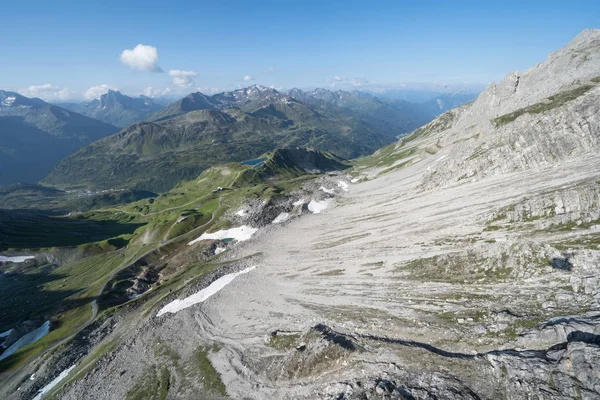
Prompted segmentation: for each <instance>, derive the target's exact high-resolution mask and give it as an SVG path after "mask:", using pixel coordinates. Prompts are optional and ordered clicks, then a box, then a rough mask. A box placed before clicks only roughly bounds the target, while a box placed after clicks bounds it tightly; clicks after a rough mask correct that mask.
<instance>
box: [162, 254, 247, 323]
mask: <svg viewBox="0 0 600 400" xmlns="http://www.w3.org/2000/svg"><path fill="white" fill-rule="evenodd" d="M254 268H256V267H254V266H252V267H248V268H246V269H243V270H241V271H239V272H235V273H233V274H227V275H223V276H222V277H220V278H219V279H217V280H216V281H214V282H213V283H211V284H210V285H208V287H206V288H205V289H202V290H201V291H199V292H198V293H196V294H193V295H191V296H189V297H186V298H185V299H183V300H179V299H177V300H173V301H172V302H170V303H169V304H167V305H166V306H164V307H163V308H162V309H161V310H160V311H159V312H158V314H156V316H157V317H160V316H161V315H163V314H166V313H172V314H175V313H176V312H178V311H181V310H185V309H186V308H188V307H191V306H193V305H194V304H198V303H202V302H203V301H205V300H206V299H208V298H209V297H211V296H212V295H214V294H215V293H217V292H218V291H219V290H221V289H223V288H224V287H225V286H227V285H228V284H230V283H231V282H232V281H233V280H234V279H235V278H237V277H238V276H240V275H242V274H247V273H248V272H250V271H252V270H253V269H254Z"/></svg>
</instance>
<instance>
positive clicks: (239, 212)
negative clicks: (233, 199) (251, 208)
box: [235, 209, 248, 217]
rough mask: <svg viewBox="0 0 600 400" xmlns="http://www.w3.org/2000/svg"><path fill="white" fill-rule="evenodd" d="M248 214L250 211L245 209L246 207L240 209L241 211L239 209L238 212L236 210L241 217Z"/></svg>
mask: <svg viewBox="0 0 600 400" xmlns="http://www.w3.org/2000/svg"><path fill="white" fill-rule="evenodd" d="M246 214H248V211H246V210H244V209H242V210H240V211H238V212H236V213H235V215H237V216H239V217H243V216H245V215H246Z"/></svg>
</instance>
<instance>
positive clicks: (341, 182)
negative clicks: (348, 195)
mask: <svg viewBox="0 0 600 400" xmlns="http://www.w3.org/2000/svg"><path fill="white" fill-rule="evenodd" d="M337 185H338V186H339V187H341V188H342V190H343V191H344V192H347V191H348V186H349V185H348V183H346V182H344V181H338V183H337Z"/></svg>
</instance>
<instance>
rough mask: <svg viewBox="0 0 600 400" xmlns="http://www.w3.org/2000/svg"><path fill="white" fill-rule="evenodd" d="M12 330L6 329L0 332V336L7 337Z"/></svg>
mask: <svg viewBox="0 0 600 400" xmlns="http://www.w3.org/2000/svg"><path fill="white" fill-rule="evenodd" d="M11 332H12V329H9V330H7V331H6V332H2V333H0V338H3V337H7V336H8V335H10V333H11Z"/></svg>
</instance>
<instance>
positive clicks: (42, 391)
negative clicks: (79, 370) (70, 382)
mask: <svg viewBox="0 0 600 400" xmlns="http://www.w3.org/2000/svg"><path fill="white" fill-rule="evenodd" d="M75 367H76V365H71V366H70V367H69V368H67V369H65V370H64V371H63V372H61V373H60V374H59V375H58V376H57V377H56V378H54V379H53V380H52V382H50V383H49V384H47V385H46V386H44V387H43V388H41V389H40V390H39V392H38V394H37V396H35V397H34V398H33V400H41V399H42V397H44V395H45V394H46V393H48V392H49V391H51V390H52V389H53V388H54V386H56V385H58V384H59V383H60V381H62V380H63V379H65V378H66V377H67V375H69V372H71V371H72V370H73V369H74V368H75Z"/></svg>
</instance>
